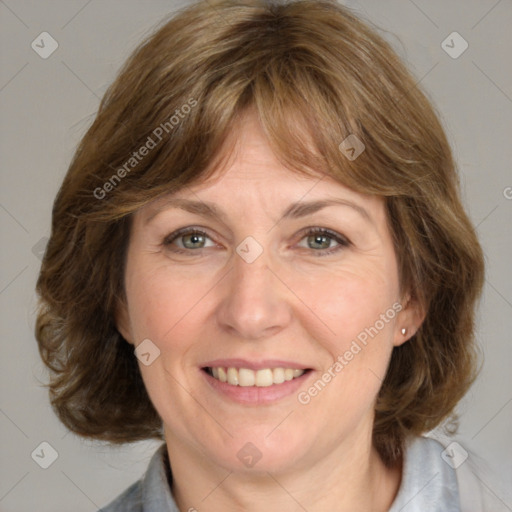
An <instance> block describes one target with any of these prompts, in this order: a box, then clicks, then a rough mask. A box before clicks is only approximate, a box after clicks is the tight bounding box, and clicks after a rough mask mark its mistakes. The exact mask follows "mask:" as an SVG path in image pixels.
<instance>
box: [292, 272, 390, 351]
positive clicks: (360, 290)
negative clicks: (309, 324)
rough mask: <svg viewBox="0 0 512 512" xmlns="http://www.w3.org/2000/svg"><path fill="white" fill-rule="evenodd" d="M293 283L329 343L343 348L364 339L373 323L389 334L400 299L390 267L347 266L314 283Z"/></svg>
mask: <svg viewBox="0 0 512 512" xmlns="http://www.w3.org/2000/svg"><path fill="white" fill-rule="evenodd" d="M295 282H296V283H298V286H299V289H298V290H297V295H299V296H300V297H301V298H303V301H304V303H306V304H308V305H311V311H312V312H313V313H314V317H315V318H316V323H317V324H318V325H320V324H322V325H323V326H324V328H323V331H324V332H327V333H329V335H328V336H327V338H328V339H330V340H331V343H333V344H341V348H343V345H344V344H346V343H347V342H348V341H350V340H353V339H356V338H357V337H358V335H360V334H361V333H363V335H362V336H361V337H362V338H364V333H365V332H366V331H367V329H371V328H372V327H374V326H375V324H377V330H378V331H379V332H380V331H382V334H388V333H391V331H392V326H393V323H394V322H393V319H394V317H395V316H396V312H395V310H394V309H393V305H394V304H395V303H396V302H397V300H398V298H399V289H398V277H397V275H396V272H395V271H394V269H393V268H392V267H391V266H390V268H384V267H381V268H379V267H377V268H372V267H371V266H369V265H368V266H366V267H362V266H358V267H355V266H354V267H353V268H350V267H349V266H348V265H347V266H345V267H344V268H343V269H342V270H339V271H337V272H331V273H329V274H326V275H323V276H316V278H315V279H314V280H310V281H303V282H302V283H301V281H300V279H296V280H295ZM386 313H387V314H386ZM382 315H384V319H382ZM312 321H314V320H312ZM326 328H327V329H326ZM371 330H372V332H374V330H373V329H371Z"/></svg>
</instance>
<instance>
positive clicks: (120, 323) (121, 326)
mask: <svg viewBox="0 0 512 512" xmlns="http://www.w3.org/2000/svg"><path fill="white" fill-rule="evenodd" d="M115 323H116V328H117V330H118V331H119V333H120V334H121V336H122V337H123V338H124V339H125V340H126V341H127V342H128V343H130V344H131V345H134V341H133V336H132V327H131V322H130V315H129V314H128V306H127V304H126V302H125V301H119V302H118V303H117V306H116V313H115Z"/></svg>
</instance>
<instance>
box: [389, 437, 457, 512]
mask: <svg viewBox="0 0 512 512" xmlns="http://www.w3.org/2000/svg"><path fill="white" fill-rule="evenodd" d="M443 450H444V447H443V446H442V445H441V444H440V443H439V442H438V441H435V440H434V439H430V438H427V437H414V438H411V439H409V440H408V441H407V443H406V449H405V452H404V463H403V470H402V482H401V484H400V489H399V491H398V494H397V496H396V498H395V501H394V502H393V505H392V507H391V509H390V512H398V511H402V512H421V511H424V510H429V511H431V512H461V509H460V501H459V486H458V482H457V477H456V474H455V471H454V469H453V468H452V467H451V466H450V465H449V464H447V463H446V462H445V461H444V459H443V456H442V452H443Z"/></svg>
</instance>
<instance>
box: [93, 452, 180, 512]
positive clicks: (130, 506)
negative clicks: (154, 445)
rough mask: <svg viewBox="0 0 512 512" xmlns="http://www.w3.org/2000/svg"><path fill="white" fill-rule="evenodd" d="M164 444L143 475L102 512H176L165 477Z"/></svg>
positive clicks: (166, 470) (166, 471)
mask: <svg viewBox="0 0 512 512" xmlns="http://www.w3.org/2000/svg"><path fill="white" fill-rule="evenodd" d="M166 453H167V452H166V446H165V444H164V445H162V446H161V447H160V448H159V449H158V450H157V451H156V453H155V454H154V455H153V457H152V458H151V461H150V463H149V466H148V469H147V471H146V473H145V474H144V476H143V477H142V478H141V479H140V480H139V481H138V482H135V483H134V484H133V485H132V486H131V487H129V488H128V489H126V491H124V492H123V493H122V494H121V495H120V496H118V497H117V498H116V499H115V500H114V501H112V502H111V503H110V504H109V505H107V506H106V507H104V508H102V509H101V511H102V512H163V511H164V510H165V511H168V512H178V508H177V506H176V503H175V501H174V499H173V497H172V492H171V489H170V487H169V482H168V478H167V473H168V469H169V468H168V467H167V466H168V464H167V458H166Z"/></svg>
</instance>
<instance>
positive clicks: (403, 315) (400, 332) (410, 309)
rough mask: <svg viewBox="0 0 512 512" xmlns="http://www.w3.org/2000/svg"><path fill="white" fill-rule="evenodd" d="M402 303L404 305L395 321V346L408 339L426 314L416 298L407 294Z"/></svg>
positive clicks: (415, 331)
mask: <svg viewBox="0 0 512 512" xmlns="http://www.w3.org/2000/svg"><path fill="white" fill-rule="evenodd" d="M402 304H404V306H403V308H402V310H401V311H400V313H399V315H398V317H397V321H396V329H395V339H394V345H395V347H398V346H400V345H402V344H403V343H405V342H406V341H408V340H410V339H411V338H412V337H413V336H414V335H415V334H416V333H417V332H418V329H419V328H420V327H421V324H422V323H423V321H424V320H425V316H426V313H425V308H424V307H423V306H422V305H421V304H420V302H419V301H418V300H417V299H414V298H411V297H410V296H409V295H407V296H406V297H405V298H404V301H403V302H402Z"/></svg>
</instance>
